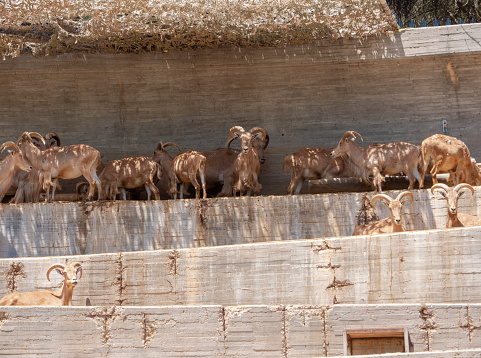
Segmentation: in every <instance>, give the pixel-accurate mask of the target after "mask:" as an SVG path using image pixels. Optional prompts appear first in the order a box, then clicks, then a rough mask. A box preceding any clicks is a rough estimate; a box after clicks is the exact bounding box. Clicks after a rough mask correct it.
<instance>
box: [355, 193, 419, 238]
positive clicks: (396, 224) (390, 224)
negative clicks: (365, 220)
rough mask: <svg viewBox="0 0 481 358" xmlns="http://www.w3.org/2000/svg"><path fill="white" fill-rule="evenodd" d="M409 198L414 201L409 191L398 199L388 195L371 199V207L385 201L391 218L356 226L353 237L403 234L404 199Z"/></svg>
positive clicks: (380, 195)
mask: <svg viewBox="0 0 481 358" xmlns="http://www.w3.org/2000/svg"><path fill="white" fill-rule="evenodd" d="M405 197H408V198H410V199H411V201H413V194H411V193H410V192H409V191H404V192H402V193H400V194H399V195H398V196H397V197H396V199H392V198H391V197H390V196H388V195H386V194H376V195H374V196H373V197H372V199H371V205H373V204H374V202H375V201H376V200H378V199H384V200H385V202H384V203H385V205H386V206H387V207H388V208H389V211H390V213H391V216H390V217H388V218H385V219H382V220H379V221H376V222H373V223H370V224H362V225H358V226H356V228H355V229H354V233H353V235H374V234H390V233H394V232H403V231H404V228H403V226H402V214H401V210H402V207H403V205H404V204H405V201H404V202H403V199H404V198H405Z"/></svg>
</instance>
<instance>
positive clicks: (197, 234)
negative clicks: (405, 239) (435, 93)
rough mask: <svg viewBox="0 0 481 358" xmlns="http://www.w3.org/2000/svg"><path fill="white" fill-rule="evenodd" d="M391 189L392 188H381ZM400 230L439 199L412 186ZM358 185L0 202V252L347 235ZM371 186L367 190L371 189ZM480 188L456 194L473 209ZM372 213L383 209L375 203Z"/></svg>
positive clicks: (441, 209)
mask: <svg viewBox="0 0 481 358" xmlns="http://www.w3.org/2000/svg"><path fill="white" fill-rule="evenodd" d="M386 193H387V194H388V195H391V196H395V195H397V194H398V193H399V191H392V192H388V191H387V192H386ZM412 193H413V196H414V202H413V203H411V202H409V201H408V203H407V204H405V206H404V208H403V213H404V220H405V224H404V225H405V229H406V230H425V229H436V228H443V227H444V226H445V222H446V216H447V209H446V201H445V200H436V199H435V198H434V197H433V196H432V195H431V193H430V192H429V191H428V190H413V191H412ZM364 194H365V193H341V194H325V195H300V196H259V197H243V198H219V199H206V200H195V199H189V200H177V201H174V200H165V201H151V202H143V201H129V202H121V201H117V202H105V201H104V202H98V203H97V202H93V203H70V202H69V203H66V202H54V203H48V204H47V203H37V204H20V205H1V206H0V257H4V258H9V257H10V258H13V257H30V256H35V257H39V256H62V255H80V254H97V253H109V252H127V251H141V250H156V249H178V248H187V247H204V246H217V245H230V244H243V243H252V242H266V241H279V240H298V239H314V238H322V237H338V236H348V235H351V234H352V232H353V230H354V227H355V226H356V224H357V216H358V215H359V212H360V209H361V207H362V198H363V195H364ZM374 194H375V193H374V192H369V193H367V195H368V197H369V198H370V197H372V195H374ZM480 196H481V188H476V190H475V195H473V196H472V195H465V196H463V197H461V198H460V200H459V210H460V211H461V212H464V213H468V214H474V215H476V214H478V212H479V211H478V210H479V209H478V206H477V203H478V202H479V201H480V200H479V198H480ZM375 212H376V213H377V215H378V216H379V218H385V217H387V216H388V215H389V214H388V213H389V211H388V209H387V208H385V207H384V205H381V204H378V205H376V207H375Z"/></svg>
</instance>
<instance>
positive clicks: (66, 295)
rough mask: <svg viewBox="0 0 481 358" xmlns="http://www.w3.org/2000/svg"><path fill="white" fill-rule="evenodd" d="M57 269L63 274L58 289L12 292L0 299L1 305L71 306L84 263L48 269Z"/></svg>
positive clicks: (48, 278)
mask: <svg viewBox="0 0 481 358" xmlns="http://www.w3.org/2000/svg"><path fill="white" fill-rule="evenodd" d="M54 269H56V270H57V272H58V273H59V274H60V275H62V276H63V278H64V281H63V284H62V287H60V288H59V289H57V290H39V291H31V292H11V293H9V294H8V295H6V296H4V297H3V298H2V299H1V300H0V306H71V305H72V294H73V289H74V288H75V286H77V283H78V280H79V279H80V278H81V277H82V265H81V264H80V263H78V262H75V263H72V264H70V265H68V266H65V265H62V264H55V265H52V266H50V268H49V269H48V271H47V280H49V281H50V277H49V275H50V272H51V271H52V270H54Z"/></svg>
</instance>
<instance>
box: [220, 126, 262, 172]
mask: <svg viewBox="0 0 481 358" xmlns="http://www.w3.org/2000/svg"><path fill="white" fill-rule="evenodd" d="M235 139H240V141H241V152H242V153H247V152H249V149H250V148H253V149H254V150H255V151H256V153H257V156H258V157H259V161H260V163H264V162H265V161H266V158H265V155H264V151H265V149H266V148H267V145H268V144H269V134H267V131H266V130H265V129H263V128H260V127H253V128H251V129H250V130H249V131H248V132H246V131H245V130H244V128H242V127H241V126H234V127H232V128H231V129H230V131H229V138H228V139H227V141H226V143H225V147H226V149H227V152H228V153H230V143H231V142H232V141H233V140H235Z"/></svg>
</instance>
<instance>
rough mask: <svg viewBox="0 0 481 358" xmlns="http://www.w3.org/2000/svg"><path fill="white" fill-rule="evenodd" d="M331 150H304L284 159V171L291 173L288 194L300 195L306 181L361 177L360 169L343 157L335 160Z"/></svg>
mask: <svg viewBox="0 0 481 358" xmlns="http://www.w3.org/2000/svg"><path fill="white" fill-rule="evenodd" d="M331 151H332V150H331V149H327V148H302V149H299V150H298V151H297V152H294V153H292V154H289V155H288V156H286V157H285V158H284V162H283V165H282V171H283V172H284V173H286V174H287V172H288V170H289V172H290V173H291V182H290V183H289V186H288V187H287V194H289V195H293V194H299V193H300V192H301V189H302V185H303V184H304V181H305V180H306V179H307V180H316V179H321V178H326V179H332V178H352V177H360V175H361V174H362V173H361V171H360V169H359V168H357V167H356V166H355V165H353V164H352V162H351V161H346V159H344V158H343V157H337V158H333V157H332V156H331Z"/></svg>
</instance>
